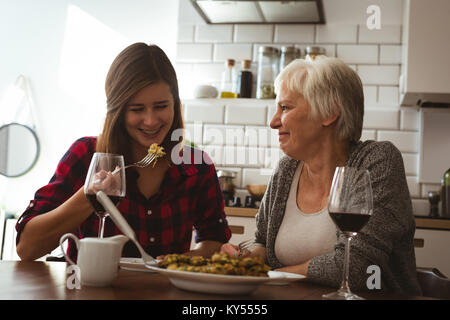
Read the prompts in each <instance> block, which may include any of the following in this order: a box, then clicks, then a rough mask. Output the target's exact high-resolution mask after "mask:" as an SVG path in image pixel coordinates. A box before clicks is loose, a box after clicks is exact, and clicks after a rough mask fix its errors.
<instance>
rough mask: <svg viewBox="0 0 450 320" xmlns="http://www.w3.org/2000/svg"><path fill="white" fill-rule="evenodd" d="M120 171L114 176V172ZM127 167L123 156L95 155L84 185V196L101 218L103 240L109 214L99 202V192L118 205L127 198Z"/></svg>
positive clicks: (100, 234)
mask: <svg viewBox="0 0 450 320" xmlns="http://www.w3.org/2000/svg"><path fill="white" fill-rule="evenodd" d="M117 168H120V170H119V171H118V172H117V173H115V174H112V172H113V171H114V170H115V169H117ZM125 188H126V182H125V166H124V160H123V156H122V155H118V154H111V153H101V152H96V153H94V155H93V157H92V160H91V164H90V165H89V170H88V173H87V176H86V181H85V183H84V194H85V195H86V198H87V199H88V200H89V202H90V204H91V206H92V207H93V208H94V210H95V213H96V214H97V216H98V217H99V218H100V223H99V228H98V237H99V238H103V231H104V228H105V220H106V217H107V216H108V213H107V212H106V211H105V209H104V208H103V206H102V205H101V203H100V202H98V201H97V196H96V195H97V192H98V191H100V190H101V191H103V192H104V193H106V194H107V195H108V196H109V198H110V199H111V201H112V202H113V203H114V204H115V205H117V204H118V203H119V202H120V201H121V200H122V199H123V198H124V197H125Z"/></svg>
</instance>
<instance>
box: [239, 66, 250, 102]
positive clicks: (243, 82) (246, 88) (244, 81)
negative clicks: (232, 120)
mask: <svg viewBox="0 0 450 320" xmlns="http://www.w3.org/2000/svg"><path fill="white" fill-rule="evenodd" d="M251 64H252V61H251V60H242V70H241V71H240V72H239V74H238V79H237V94H238V97H239V98H251V97H252V83H253V74H252V71H251V70H250V67H251Z"/></svg>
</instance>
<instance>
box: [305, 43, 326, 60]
mask: <svg viewBox="0 0 450 320" xmlns="http://www.w3.org/2000/svg"><path fill="white" fill-rule="evenodd" d="M320 55H325V48H322V47H311V46H307V47H306V56H305V58H306V59H311V60H314V59H315V58H316V57H317V56H320Z"/></svg>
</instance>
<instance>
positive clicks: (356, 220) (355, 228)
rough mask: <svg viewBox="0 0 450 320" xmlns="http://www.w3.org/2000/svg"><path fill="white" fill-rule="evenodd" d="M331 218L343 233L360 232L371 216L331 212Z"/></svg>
mask: <svg viewBox="0 0 450 320" xmlns="http://www.w3.org/2000/svg"><path fill="white" fill-rule="evenodd" d="M330 217H331V219H333V221H334V223H335V224H336V225H337V226H338V228H339V229H340V230H341V231H342V232H359V230H361V228H362V227H364V226H365V225H366V223H367V221H369V218H370V215H368V214H361V213H347V212H330Z"/></svg>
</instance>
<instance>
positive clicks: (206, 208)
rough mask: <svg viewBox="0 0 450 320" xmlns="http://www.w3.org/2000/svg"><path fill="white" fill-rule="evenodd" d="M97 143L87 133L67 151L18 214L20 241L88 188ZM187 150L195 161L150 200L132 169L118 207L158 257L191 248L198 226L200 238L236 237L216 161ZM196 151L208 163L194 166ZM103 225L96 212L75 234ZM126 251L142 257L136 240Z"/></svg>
mask: <svg viewBox="0 0 450 320" xmlns="http://www.w3.org/2000/svg"><path fill="white" fill-rule="evenodd" d="M96 142H97V138H96V137H84V138H81V139H79V140H77V141H76V142H75V143H74V144H73V145H72V146H71V147H70V149H69V150H68V151H67V152H66V154H65V155H64V156H63V158H62V159H61V160H60V162H59V164H58V167H57V169H56V172H55V174H54V175H53V177H52V178H51V180H50V182H49V184H47V185H46V186H44V187H42V188H41V189H39V190H38V191H37V192H36V194H35V197H34V200H31V201H30V205H29V206H28V208H27V209H26V210H25V212H24V213H23V214H22V216H21V217H20V218H19V220H18V222H17V225H16V230H17V242H18V241H19V238H20V234H21V232H22V231H23V228H24V227H25V225H26V223H27V222H28V221H30V220H31V219H32V218H34V217H36V216H37V215H39V214H43V213H45V212H48V211H50V210H52V209H54V208H56V207H58V206H59V205H61V204H62V203H64V202H65V201H66V200H67V199H68V198H70V197H71V196H72V195H73V194H74V193H75V192H76V191H77V190H79V189H80V188H82V187H83V185H84V182H85V179H86V175H87V171H88V168H89V164H90V162H91V158H92V156H93V154H94V152H95V146H96ZM186 151H187V152H190V151H192V152H191V157H190V158H191V163H192V164H188V163H185V162H183V163H181V164H179V165H172V166H171V167H170V168H169V170H168V172H167V173H166V175H165V177H164V179H163V181H162V183H161V187H160V191H159V192H158V193H156V194H155V195H153V196H152V197H150V198H149V199H147V198H146V197H145V196H144V195H143V194H142V193H141V192H140V191H139V189H138V187H137V179H138V177H139V174H138V173H137V171H135V170H133V169H128V170H127V174H126V180H127V189H126V190H127V192H126V196H125V198H124V199H123V200H122V201H121V202H120V204H119V205H118V209H119V211H120V212H121V213H122V214H123V216H124V217H125V219H126V220H127V221H128V223H129V224H130V226H131V227H132V228H133V229H134V231H135V232H136V236H137V238H138V240H139V242H140V243H141V245H142V247H143V248H144V249H145V251H147V252H148V253H149V254H151V255H152V256H154V257H156V256H159V255H162V254H168V253H182V252H186V251H189V249H190V244H191V239H192V230H193V228H194V229H195V230H196V236H195V241H196V242H200V241H204V240H214V241H219V242H223V243H224V242H227V241H228V240H229V239H230V237H231V231H230V229H229V227H228V223H227V221H226V218H225V212H224V202H223V196H222V192H221V189H220V185H219V181H218V178H217V174H216V170H215V167H214V165H213V164H207V163H212V162H211V161H210V159H209V158H208V156H207V155H206V154H203V152H202V151H200V150H196V149H192V148H190V147H185V149H184V152H186ZM194 152H196V153H197V155H196V156H195V158H196V159H197V160H198V159H207V160H208V161H202V163H201V164H193V163H194V154H195V153H194ZM200 153H201V158H200V157H199V154H200ZM186 162H188V161H186ZM205 162H207V163H205ZM98 224H99V218H98V217H97V215H95V213H94V212H93V213H92V214H91V215H90V216H89V217H88V218H87V219H86V220H85V221H84V222H83V223H82V224H81V225H80V226H79V227H78V228H77V229H76V230H74V233H75V234H76V235H77V236H78V237H79V238H80V239H81V238H85V237H97V235H98ZM116 234H121V232H120V230H119V229H118V228H117V227H116V226H115V224H114V223H113V222H112V220H111V219H110V218H108V219H106V223H105V231H104V236H105V237H110V236H113V235H116ZM68 254H69V256H70V257H71V258H72V259H76V256H77V250H76V246H75V244H74V243H73V241H72V240H70V239H69V248H68ZM122 255H123V256H125V257H139V256H140V254H139V251H138V250H137V248H136V247H135V246H134V244H132V243H131V241H129V242H127V244H126V245H125V247H124V250H123V252H122Z"/></svg>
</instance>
